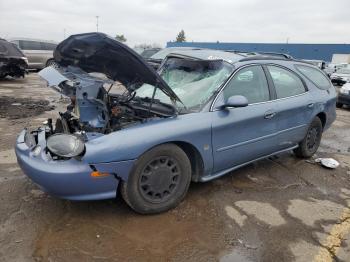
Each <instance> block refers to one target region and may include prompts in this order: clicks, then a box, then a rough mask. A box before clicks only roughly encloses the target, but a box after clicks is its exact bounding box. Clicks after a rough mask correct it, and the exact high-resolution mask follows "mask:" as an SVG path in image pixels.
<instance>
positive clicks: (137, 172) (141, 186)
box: [121, 144, 191, 214]
mask: <svg viewBox="0 0 350 262" xmlns="http://www.w3.org/2000/svg"><path fill="white" fill-rule="evenodd" d="M190 182H191V164H190V161H189V159H188V157H187V155H186V153H185V152H184V151H183V150H182V149H181V148H179V147H178V146H176V145H174V144H164V145H160V146H158V147H155V148H153V149H151V150H149V151H148V152H146V153H145V154H143V155H142V156H141V157H140V158H139V159H138V160H137V162H136V164H135V166H134V168H133V170H132V172H131V174H130V175H129V177H128V181H127V182H122V184H121V194H122V196H123V198H124V200H125V202H126V203H127V204H128V205H129V206H130V207H131V208H132V209H134V210H135V211H136V212H138V213H141V214H154V213H160V212H164V211H167V210H169V209H171V208H174V207H176V206H177V205H178V204H179V203H180V202H181V200H182V199H183V198H184V197H185V195H186V193H187V190H188V187H189V185H190Z"/></svg>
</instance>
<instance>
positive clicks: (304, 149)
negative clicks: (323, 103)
mask: <svg viewBox="0 0 350 262" xmlns="http://www.w3.org/2000/svg"><path fill="white" fill-rule="evenodd" d="M322 131H323V127H322V122H321V120H320V118H318V117H315V118H314V120H313V121H312V123H311V124H310V126H309V128H308V130H307V132H306V135H305V137H304V139H303V140H302V141H301V142H300V143H299V147H298V148H296V149H294V154H295V155H296V156H297V157H301V158H309V157H311V156H313V154H315V153H316V151H317V149H318V147H319V145H320V142H321V138H322Z"/></svg>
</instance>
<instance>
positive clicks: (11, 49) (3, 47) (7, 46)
mask: <svg viewBox="0 0 350 262" xmlns="http://www.w3.org/2000/svg"><path fill="white" fill-rule="evenodd" d="M0 54H1V55H2V56H12V57H23V56H24V55H23V54H22V52H21V51H20V50H19V49H18V47H17V46H16V45H15V44H13V43H10V42H7V41H5V40H0Z"/></svg>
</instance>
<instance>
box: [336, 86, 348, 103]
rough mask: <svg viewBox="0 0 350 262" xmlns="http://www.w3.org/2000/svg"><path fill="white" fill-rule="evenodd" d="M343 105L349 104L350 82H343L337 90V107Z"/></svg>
mask: <svg viewBox="0 0 350 262" xmlns="http://www.w3.org/2000/svg"><path fill="white" fill-rule="evenodd" d="M343 105H347V106H350V82H347V83H345V84H344V85H343V86H342V87H341V88H340V89H339V92H338V99H337V107H338V108H341V107H343Z"/></svg>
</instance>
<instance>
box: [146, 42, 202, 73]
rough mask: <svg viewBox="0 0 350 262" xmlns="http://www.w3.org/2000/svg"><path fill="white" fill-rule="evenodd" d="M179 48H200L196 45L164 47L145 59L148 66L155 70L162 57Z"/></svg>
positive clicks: (179, 49)
mask: <svg viewBox="0 0 350 262" xmlns="http://www.w3.org/2000/svg"><path fill="white" fill-rule="evenodd" d="M181 50H201V48H197V47H167V48H164V49H162V50H160V51H158V52H157V53H155V54H154V55H152V56H151V57H150V58H148V59H147V62H148V64H149V65H150V66H152V67H153V68H154V69H155V70H157V69H158V68H159V66H160V64H161V63H162V61H163V59H164V58H165V57H166V56H167V55H169V54H170V53H174V52H176V51H181Z"/></svg>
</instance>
